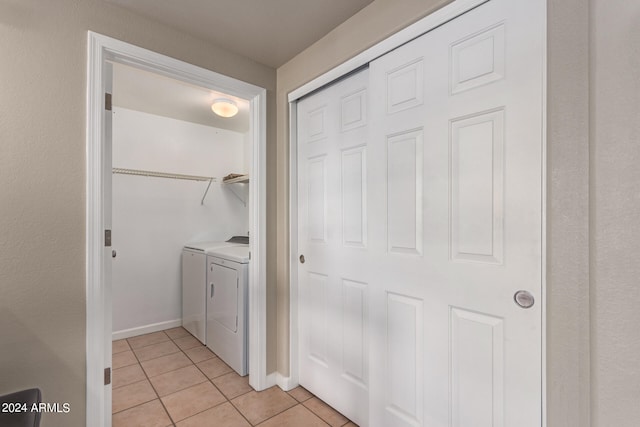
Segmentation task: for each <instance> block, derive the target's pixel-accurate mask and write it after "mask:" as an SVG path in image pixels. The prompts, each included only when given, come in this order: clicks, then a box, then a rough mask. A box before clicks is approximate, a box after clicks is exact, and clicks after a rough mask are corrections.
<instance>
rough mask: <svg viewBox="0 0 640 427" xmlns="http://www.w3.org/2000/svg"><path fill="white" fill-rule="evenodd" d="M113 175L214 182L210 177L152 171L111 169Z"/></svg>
mask: <svg viewBox="0 0 640 427" xmlns="http://www.w3.org/2000/svg"><path fill="white" fill-rule="evenodd" d="M113 173H119V174H124V175H137V176H152V177H156V178H173V179H187V180H189V181H209V182H215V180H216V179H215V178H214V177H212V176H199V175H183V174H179V173H166V172H154V171H145V170H139V169H124V168H113Z"/></svg>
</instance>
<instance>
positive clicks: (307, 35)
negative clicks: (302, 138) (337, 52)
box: [104, 0, 373, 68]
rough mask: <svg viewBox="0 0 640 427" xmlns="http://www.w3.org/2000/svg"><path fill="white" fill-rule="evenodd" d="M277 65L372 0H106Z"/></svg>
mask: <svg viewBox="0 0 640 427" xmlns="http://www.w3.org/2000/svg"><path fill="white" fill-rule="evenodd" d="M104 1H107V2H109V3H112V4H116V5H119V6H122V7H124V8H126V9H129V10H131V11H133V12H135V13H138V14H140V15H143V16H146V17H148V18H151V19H153V20H154V21H158V22H161V23H164V24H166V25H169V26H171V27H173V28H176V29H178V30H180V31H182V32H184V33H187V34H191V35H193V36H195V37H197V38H200V39H204V40H207V41H209V42H210V43H212V44H214V45H216V46H219V47H221V48H223V49H225V50H228V51H231V52H234V53H237V54H240V55H242V56H245V57H248V58H251V59H253V60H254V61H257V62H259V63H262V64H264V65H267V66H269V67H272V68H278V67H280V66H281V65H282V64H284V63H286V62H287V61H289V60H290V59H291V58H293V57H294V56H296V55H297V54H298V53H300V52H302V51H303V50H304V49H306V48H307V47H309V46H310V45H312V44H313V43H314V42H316V41H317V40H319V39H321V38H322V37H323V36H325V35H326V34H327V33H329V32H330V31H331V30H333V29H334V28H335V27H337V26H338V25H340V24H341V23H343V22H344V21H346V20H347V19H348V18H350V17H351V16H353V15H355V14H356V13H357V12H358V11H359V10H361V9H362V8H363V7H365V6H367V5H368V4H369V3H371V2H372V1H373V0H180V1H175V0H104Z"/></svg>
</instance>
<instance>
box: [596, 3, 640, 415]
mask: <svg viewBox="0 0 640 427" xmlns="http://www.w3.org/2000/svg"><path fill="white" fill-rule="evenodd" d="M591 5H592V8H591V13H592V17H591V23H592V27H591V33H590V34H591V67H590V69H591V101H592V102H591V310H592V312H591V339H592V346H591V362H592V364H591V375H592V377H591V379H592V401H591V411H592V412H591V416H592V419H593V421H594V424H593V425H594V426H598V427H601V426H602V427H605V426H616V427H632V426H637V425H638V423H640V421H639V420H640V225H639V223H638V221H639V220H640V49H639V47H640V2H638V1H625V0H616V1H605V0H592V1H591Z"/></svg>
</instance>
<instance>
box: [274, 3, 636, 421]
mask: <svg viewBox="0 0 640 427" xmlns="http://www.w3.org/2000/svg"><path fill="white" fill-rule="evenodd" d="M445 3H447V1H427V0H425V1H406V2H402V6H397V2H391V1H385V0H377V1H374V2H373V3H372V4H371V5H369V6H368V7H367V8H365V9H363V10H362V11H361V12H359V13H358V14H357V15H355V16H354V17H352V18H351V19H350V20H349V21H347V22H345V23H344V24H343V25H341V26H340V27H338V28H337V29H336V30H334V31H333V32H332V33H330V34H329V35H328V36H326V37H325V38H323V39H321V40H320V41H319V42H317V43H316V44H315V45H313V46H312V47H310V48H309V49H307V50H306V51H304V52H303V53H301V54H300V55H298V56H297V57H296V58H294V59H293V60H291V61H290V62H288V63H287V64H285V65H283V66H282V67H280V68H279V69H278V97H277V104H278V105H277V108H278V114H277V120H278V134H277V150H278V153H277V164H278V176H277V185H278V207H277V209H278V263H277V266H278V267H277V268H278V271H277V283H278V369H279V371H280V372H281V373H285V374H286V372H288V339H289V337H288V320H289V319H288V311H287V307H288V304H289V300H288V263H287V258H288V256H287V251H288V246H287V240H288V233H287V227H288V223H287V221H288V217H287V212H288V204H287V203H288V201H287V194H288V184H287V182H288V171H287V164H288V135H287V132H288V118H287V100H286V96H287V94H288V93H289V92H290V91H291V90H293V89H296V88H298V87H299V86H301V85H302V84H304V83H306V82H308V81H310V80H313V78H315V77H317V76H318V75H321V74H322V73H324V72H325V71H327V70H329V69H331V68H332V67H334V66H336V65H338V64H340V63H341V62H343V61H345V60H346V59H349V58H350V57H352V56H354V55H355V54H357V53H359V52H361V51H362V50H364V49H366V48H367V47H369V46H371V45H373V44H375V43H376V42H377V41H380V40H382V39H383V38H384V37H385V36H387V35H388V34H391V33H393V32H395V30H397V29H400V28H403V27H405V26H406V25H408V24H410V23H411V22H413V21H415V20H417V19H418V18H420V17H422V16H424V15H426V14H427V13H429V12H430V11H431V10H433V9H434V8H435V7H437V6H438V5H443V4H445ZM614 3H615V4H614V5H612V4H611V2H605V1H604V0H548V1H547V5H548V29H547V39H548V64H547V77H548V84H547V95H548V102H547V109H548V123H547V126H548V128H547V150H548V153H547V178H548V185H547V192H548V194H547V221H548V224H547V251H548V253H547V309H548V313H547V322H548V323H547V334H548V338H547V346H548V347H547V379H548V391H547V404H548V416H547V419H548V425H549V427H585V426H589V425H592V426H594V427H609V426H614V425H615V426H616V427H617V426H631V425H636V424H637V420H638V419H640V405H638V404H637V402H639V401H640V363H638V362H637V361H638V360H639V359H638V358H639V357H640V332H638V325H640V309H638V306H639V305H640V286H638V284H637V283H638V279H637V278H638V277H640V263H639V262H638V261H637V260H636V259H634V255H636V257H637V256H639V255H640V238H639V237H638V232H637V230H638V226H637V224H636V222H637V218H639V217H640V215H639V214H640V197H638V194H640V192H639V191H638V183H640V168H639V167H638V166H637V165H638V164H639V161H640V144H639V143H638V138H639V136H640V120H638V117H640V102H639V101H638V99H640V97H639V95H638V94H639V93H640V53H639V50H638V49H637V46H638V45H639V44H640V30H639V28H640V26H638V19H639V18H640V4H639V3H637V2H624V1H617V2H614ZM405 6H406V7H405ZM634 231H635V232H634ZM634 402H635V403H634Z"/></svg>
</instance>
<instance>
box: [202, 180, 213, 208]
mask: <svg viewBox="0 0 640 427" xmlns="http://www.w3.org/2000/svg"><path fill="white" fill-rule="evenodd" d="M212 182H213V178H211V179H210V180H209V184H208V185H207V189H206V190H204V195H203V196H202V200H200V204H201V205H204V198H205V197H207V193H208V192H209V187H211V183H212Z"/></svg>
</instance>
